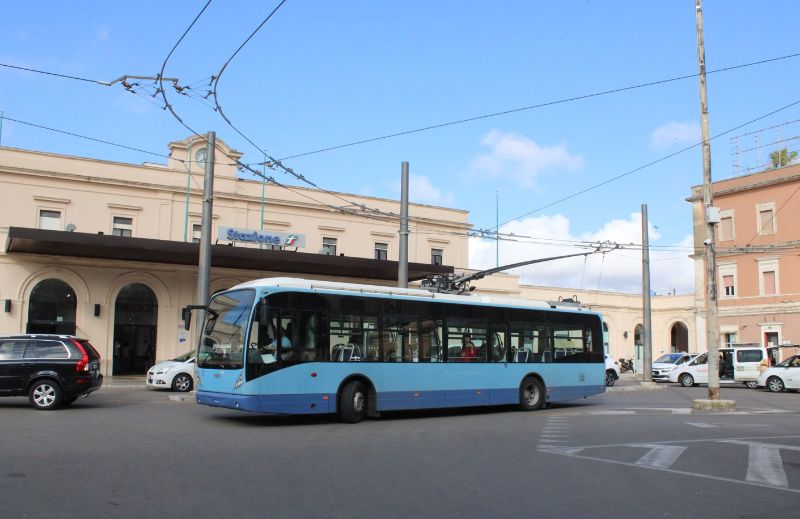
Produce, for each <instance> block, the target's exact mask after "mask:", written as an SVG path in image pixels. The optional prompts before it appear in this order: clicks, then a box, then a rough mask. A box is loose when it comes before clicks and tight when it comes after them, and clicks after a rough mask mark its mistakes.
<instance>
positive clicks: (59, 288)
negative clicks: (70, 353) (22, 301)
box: [26, 278, 78, 335]
mask: <svg viewBox="0 0 800 519" xmlns="http://www.w3.org/2000/svg"><path fill="white" fill-rule="evenodd" d="M77 307H78V301H77V298H76V297H75V291H74V290H72V287H71V286H69V285H68V284H67V283H65V282H63V281H61V280H60V279H55V278H51V279H45V280H44V281H40V282H39V283H37V284H36V286H35V287H33V290H31V295H30V297H29V299H28V324H27V326H26V331H27V333H57V334H64V335H75V310H76V308H77Z"/></svg>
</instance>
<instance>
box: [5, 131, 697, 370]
mask: <svg viewBox="0 0 800 519" xmlns="http://www.w3.org/2000/svg"><path fill="white" fill-rule="evenodd" d="M217 146H218V148H219V149H220V150H221V151H223V152H224V153H220V152H218V153H217V158H216V161H215V176H214V199H213V217H212V236H213V237H214V245H213V246H212V260H211V264H212V269H211V291H212V292H213V291H217V290H222V289H226V288H229V287H232V286H234V285H236V284H238V283H241V282H244V281H247V280H251V279H255V278H262V277H271V276H296V277H304V278H309V279H322V280H333V281H345V282H354V283H367V284H379V285H387V286H388V285H395V284H396V283H397V271H398V263H397V259H398V254H399V249H398V247H399V236H398V230H399V221H398V219H397V218H394V217H392V216H387V213H393V214H399V209H400V208H399V205H400V204H399V202H398V201H397V200H389V199H383V198H376V197H368V196H362V195H354V194H346V193H334V192H330V191H323V190H318V189H308V188H303V187H294V186H291V187H290V188H288V189H287V188H281V187H276V186H274V185H271V184H265V183H264V182H262V181H260V180H252V179H246V178H242V177H241V176H240V175H239V174H238V172H237V167H236V165H235V163H234V161H233V160H230V157H233V158H234V159H238V158H240V157H241V156H242V154H241V153H239V152H237V151H236V150H234V149H231V148H229V147H228V146H227V145H226V144H225V143H224V142H223V141H221V140H219V139H218V140H217ZM204 147H205V143H204V141H203V140H202V138H199V137H190V138H188V139H185V140H182V141H176V142H172V143H169V145H168V149H169V153H168V155H165V158H166V163H164V164H157V163H144V164H125V163H118V162H110V161H105V160H97V159H91V158H85V157H74V156H66V155H58V154H52V153H45V152H39V151H32V150H24V149H14V148H7V147H2V148H0V189H2V192H3V194H4V196H3V198H4V203H3V204H0V305H1V306H0V334H10V333H66V334H76V335H79V336H82V337H86V338H88V339H90V340H91V341H92V343H93V344H94V345H95V347H96V348H97V349H98V350H99V352H100V354H101V357H102V359H103V366H102V371H103V373H104V374H105V375H107V376H108V375H111V376H113V375H120V374H138V373H144V371H145V370H146V369H147V367H149V365H150V364H152V363H153V362H156V361H160V360H164V359H168V358H172V357H175V356H177V355H178V354H180V353H183V352H185V351H188V350H189V349H191V348H192V344H193V337H192V336H191V334H187V332H186V331H185V330H184V327H183V321H182V317H181V309H182V308H183V307H185V306H186V305H188V304H194V303H195V302H196V300H197V297H196V290H197V263H198V257H199V236H200V224H201V210H202V209H201V204H202V186H203V175H204V165H203V160H204V156H205V150H204ZM226 155H228V157H226ZM375 209H377V210H379V212H376V211H374V210H375ZM468 216H469V214H468V212H467V211H464V210H460V209H453V208H445V207H436V206H431V205H424V204H415V203H413V202H412V203H411V204H410V207H409V218H410V223H409V231H410V234H409V251H408V252H409V262H410V263H409V269H408V270H409V280H410V281H412V282H413V281H415V280H420V279H423V278H424V277H425V276H427V275H429V274H437V273H438V274H443V273H451V272H454V271H456V270H457V271H458V272H469V270H468V268H467V267H468V238H467V234H468V231H469V230H470V229H471V225H470V223H469V222H468ZM412 284H413V283H412ZM474 285H475V286H476V287H477V290H476V293H478V294H487V295H492V294H493V295H503V296H513V297H524V298H530V299H543V300H553V301H556V300H558V299H559V297H566V296H569V297H572V296H577V297H578V298H579V299H580V300H581V301H584V302H591V303H592V307H593V308H594V309H596V310H598V311H600V312H602V313H603V314H604V317H605V326H606V332H607V333H606V337H607V338H606V341H607V343H608V346H607V348H608V351H609V352H610V353H611V354H612V355H613V356H615V358H618V357H626V358H629V357H634V358H640V357H641V347H640V344H641V334H642V303H641V296H640V295H636V294H622V293H615V292H602V291H600V292H597V291H586V290H584V291H576V290H574V289H561V288H548V287H537V286H530V285H526V284H524V283H520V280H519V278H518V277H516V276H513V275H508V274H500V275H495V276H491V277H488V278H485V279H482V280H480V281H478V282H476V283H474ZM694 302H695V301H694V297H693V296H692V295H688V296H658V297H654V298H653V345H654V347H653V349H654V355H657V354H659V353H660V352H665V351H695V349H694V344H693V341H690V338H692V337H695V336H696V329H695V324H694V318H695V314H696V312H695V308H694Z"/></svg>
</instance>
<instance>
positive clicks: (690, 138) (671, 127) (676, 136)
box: [650, 121, 700, 150]
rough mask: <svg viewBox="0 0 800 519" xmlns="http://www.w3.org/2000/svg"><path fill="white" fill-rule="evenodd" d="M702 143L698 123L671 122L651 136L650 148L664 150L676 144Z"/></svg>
mask: <svg viewBox="0 0 800 519" xmlns="http://www.w3.org/2000/svg"><path fill="white" fill-rule="evenodd" d="M698 142H700V125H699V124H697V123H696V122H689V123H679V122H675V121H672V122H669V123H667V124H664V125H661V126H659V127H658V128H656V129H655V130H653V133H652V134H651V135H650V148H651V149H654V150H662V149H664V148H669V147H670V146H674V145H675V144H695V143H698Z"/></svg>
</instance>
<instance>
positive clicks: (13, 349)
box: [0, 335, 103, 409]
mask: <svg viewBox="0 0 800 519" xmlns="http://www.w3.org/2000/svg"><path fill="white" fill-rule="evenodd" d="M102 384H103V375H101V374H100V355H99V354H98V353H97V350H95V349H94V347H93V346H92V345H91V344H90V343H89V341H87V340H86V339H79V338H77V337H72V336H70V335H10V336H5V337H0V396H24V395H28V399H29V400H30V402H31V405H32V406H33V407H35V408H36V409H55V408H56V407H58V406H60V405H69V404H71V403H72V402H74V401H75V400H77V399H78V397H81V396H87V395H88V394H89V393H92V392H94V391H97V390H98V389H100V386H101V385H102Z"/></svg>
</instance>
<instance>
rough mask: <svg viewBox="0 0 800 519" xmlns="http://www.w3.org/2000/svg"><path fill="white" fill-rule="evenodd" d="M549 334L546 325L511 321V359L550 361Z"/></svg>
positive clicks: (514, 360) (515, 360)
mask: <svg viewBox="0 0 800 519" xmlns="http://www.w3.org/2000/svg"><path fill="white" fill-rule="evenodd" d="M520 328H521V329H520ZM548 335H549V334H548V333H547V328H546V327H544V326H536V325H530V324H527V323H511V342H510V346H511V350H510V352H509V361H510V362H550V361H551V358H550V357H551V356H550V348H549V347H548V346H549V337H548Z"/></svg>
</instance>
